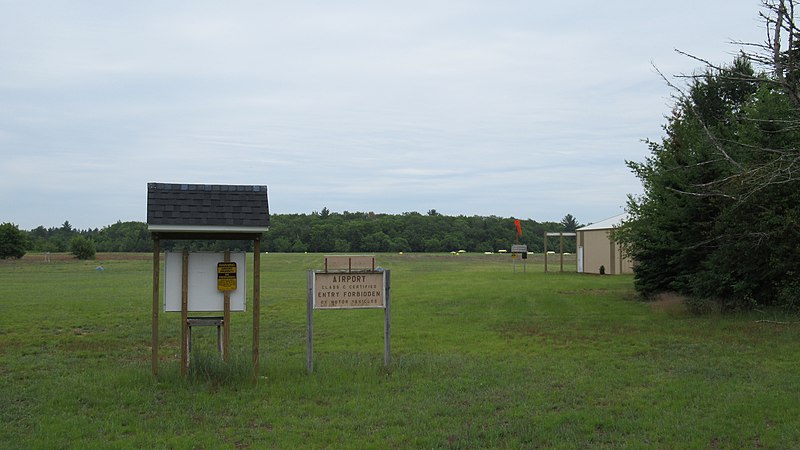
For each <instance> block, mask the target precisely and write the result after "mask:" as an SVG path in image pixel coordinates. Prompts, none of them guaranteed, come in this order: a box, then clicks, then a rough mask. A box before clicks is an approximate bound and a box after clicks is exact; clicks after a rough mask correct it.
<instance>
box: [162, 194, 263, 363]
mask: <svg viewBox="0 0 800 450" xmlns="http://www.w3.org/2000/svg"><path fill="white" fill-rule="evenodd" d="M147 227H148V230H149V231H150V234H151V236H152V238H153V315H152V372H153V375H154V376H156V375H158V361H159V354H158V347H159V338H158V317H159V310H160V309H161V308H162V306H163V309H164V312H165V313H169V312H174V313H180V314H181V375H184V376H185V375H186V371H187V368H188V363H189V352H190V351H191V332H192V328H193V327H198V326H216V327H217V346H218V349H219V351H220V353H221V354H222V356H223V358H226V359H227V357H228V355H229V351H228V348H229V347H228V346H229V342H230V339H229V337H230V329H229V327H230V325H231V319H230V314H231V312H237V311H238V312H244V311H245V310H246V307H247V305H246V303H247V302H246V298H247V292H246V291H247V286H246V279H247V278H246V275H247V267H246V261H247V259H246V254H245V253H244V252H231V251H224V252H189V251H187V250H183V251H181V252H165V253H164V266H165V267H164V303H163V305H162V303H161V279H160V277H161V267H160V266H161V242H162V241H164V240H170V241H171V240H231V241H234V240H235V241H242V240H251V241H252V243H253V245H252V248H253V295H252V303H253V304H252V305H251V306H250V309H251V310H252V311H253V352H252V353H253V355H252V357H253V375H254V376H255V377H257V376H258V372H259V329H260V325H259V324H260V306H261V305H260V304H261V298H260V291H261V274H260V272H261V258H260V254H261V235H262V233H264V232H265V231H267V230H268V229H269V204H268V197H267V187H266V186H252V185H210V184H175V183H148V184H147ZM220 314H221V315H220ZM221 333H222V334H221Z"/></svg>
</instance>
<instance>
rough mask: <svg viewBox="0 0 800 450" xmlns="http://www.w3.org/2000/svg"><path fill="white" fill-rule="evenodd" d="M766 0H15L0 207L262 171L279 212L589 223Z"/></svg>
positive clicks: (611, 202) (1, 215) (2, 81)
mask: <svg viewBox="0 0 800 450" xmlns="http://www.w3.org/2000/svg"><path fill="white" fill-rule="evenodd" d="M759 4H760V2H759V1H758V0H699V1H698V0H670V1H655V2H650V1H633V0H626V1H622V0H606V1H594V0H591V1H590V0H577V1H569V2H554V1H534V0H527V1H503V0H473V1H470V0H459V1H436V0H424V1H417V0H403V1H391V2H390V1H363V2H357V1H318V2H315V1H305V0H299V1H297V0H293V1H291V2H288V1H267V0H262V1H186V2H181V1H135V2H113V1H106V0H97V1H79V0H65V1H49V0H42V1H37V0H31V1H3V0H0V6H1V9H0V10H2V14H0V61H2V66H0V67H2V68H1V69H0V105H2V106H1V107H0V155H2V163H1V165H0V222H13V223H16V224H17V225H19V226H20V227H21V228H23V229H31V228H35V227H36V226H39V225H44V226H45V227H51V226H60V225H61V224H62V223H63V222H64V221H65V220H68V221H69V222H70V223H72V225H73V226H74V227H76V228H95V227H103V226H106V225H110V224H113V223H114V222H116V221H118V220H123V221H126V220H137V221H145V220H146V185H147V183H148V182H152V181H160V182H190V183H221V184H259V185H267V186H268V187H269V200H270V209H271V211H272V212H273V213H310V212H312V211H315V210H316V211H318V210H321V209H322V208H323V207H327V208H328V209H330V210H331V211H337V212H342V211H345V210H347V211H375V212H386V213H401V212H406V211H418V212H421V213H425V212H427V211H428V210H430V209H436V210H437V211H439V212H440V213H443V214H448V215H459V214H465V215H497V216H503V217H509V216H514V217H518V218H531V219H534V220H538V221H546V220H552V221H558V220H560V219H561V218H562V217H563V216H564V215H565V214H567V213H570V214H572V215H574V216H576V217H577V219H578V221H579V222H581V223H589V222H597V221H599V220H602V219H604V218H607V217H610V216H613V215H616V214H619V213H621V212H622V211H623V207H624V205H625V201H626V196H627V194H629V193H632V194H637V193H640V192H641V187H640V184H639V182H638V180H637V179H636V178H635V177H634V176H633V175H632V174H631V173H630V171H629V170H628V169H627V167H626V166H625V160H626V159H627V160H636V161H641V160H643V159H644V158H645V157H646V155H647V153H648V149H647V146H646V145H645V144H644V143H642V139H645V138H650V139H658V138H660V137H661V135H662V129H661V126H662V125H663V124H664V122H665V120H664V116H665V115H666V114H668V113H669V111H670V108H671V100H670V95H671V93H670V91H669V88H668V87H667V86H666V85H665V84H664V82H663V81H662V80H661V79H660V78H659V76H658V75H657V74H656V73H655V71H654V70H653V67H652V65H653V64H655V65H656V66H657V67H658V68H659V69H660V70H661V71H662V72H664V73H665V74H669V75H672V74H678V73H691V72H692V71H694V70H696V69H698V68H699V64H698V63H697V62H695V61H692V60H690V59H688V58H686V57H683V56H681V55H679V54H676V53H675V52H674V49H675V48H679V49H681V50H684V51H687V52H690V53H693V54H696V55H698V56H702V57H704V58H706V59H709V60H711V61H715V62H719V63H724V62H728V61H731V60H732V58H733V56H732V55H733V54H735V53H736V51H737V47H736V46H734V45H731V44H730V41H731V40H742V41H753V42H762V41H763V40H764V39H763V38H764V27H763V24H762V23H761V22H760V21H759V20H758V12H759V10H760V9H759Z"/></svg>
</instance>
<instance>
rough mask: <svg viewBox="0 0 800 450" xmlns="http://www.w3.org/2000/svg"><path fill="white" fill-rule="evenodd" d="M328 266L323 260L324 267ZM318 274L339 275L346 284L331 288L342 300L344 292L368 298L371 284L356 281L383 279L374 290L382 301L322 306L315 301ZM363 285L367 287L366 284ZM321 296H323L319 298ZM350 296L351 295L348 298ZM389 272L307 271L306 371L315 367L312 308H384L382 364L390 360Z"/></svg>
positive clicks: (371, 289)
mask: <svg viewBox="0 0 800 450" xmlns="http://www.w3.org/2000/svg"><path fill="white" fill-rule="evenodd" d="M327 266H328V264H327V261H326V267H327ZM317 276H321V277H342V280H340V282H342V283H345V285H344V287H343V288H342V289H335V290H333V291H334V292H335V293H336V294H338V295H336V296H334V297H335V298H336V299H342V298H344V297H345V295H344V293H347V292H350V293H354V294H356V293H368V294H370V295H369V296H368V298H371V293H373V292H375V291H374V290H373V288H372V287H371V286H373V285H371V284H369V285H365V284H358V283H374V281H370V280H368V279H371V280H374V279H375V278H378V279H380V280H381V281H382V283H381V286H376V287H375V289H379V290H380V292H381V294H382V304H381V305H374V304H364V305H359V304H358V302H357V301H356V302H355V303H354V304H351V303H341V304H340V303H335V304H333V305H328V306H322V305H318V304H317V301H316V299H317V296H318V294H320V293H319V292H318V291H317ZM362 276H363V277H364V279H363V280H361V279H357V278H358V277H362ZM347 283H350V285H352V286H358V287H355V288H350V285H348V284H347ZM365 286H366V287H365ZM353 297H354V298H355V300H358V299H359V298H360V297H357V296H353ZM320 298H322V297H320ZM351 299H352V297H351ZM391 304H392V302H391V271H390V270H346V271H345V270H337V271H328V270H322V271H317V270H309V271H308V288H307V291H306V336H307V342H306V371H307V372H308V373H311V372H312V371H313V370H314V310H315V309H320V310H330V309H383V365H384V367H388V366H389V363H390V362H391V359H392V352H391V347H392V340H391V322H392V320H391V319H392V313H391Z"/></svg>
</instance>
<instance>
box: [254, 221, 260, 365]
mask: <svg viewBox="0 0 800 450" xmlns="http://www.w3.org/2000/svg"><path fill="white" fill-rule="evenodd" d="M260 321H261V236H256V238H255V239H253V378H255V379H258V373H259V367H258V364H259V360H258V355H259V349H258V340H259V331H260V328H261V322H260Z"/></svg>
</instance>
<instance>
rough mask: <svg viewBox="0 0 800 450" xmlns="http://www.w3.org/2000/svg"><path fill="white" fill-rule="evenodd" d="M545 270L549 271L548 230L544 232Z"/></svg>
mask: <svg viewBox="0 0 800 450" xmlns="http://www.w3.org/2000/svg"><path fill="white" fill-rule="evenodd" d="M544 272H545V273H547V231H545V232H544Z"/></svg>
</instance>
